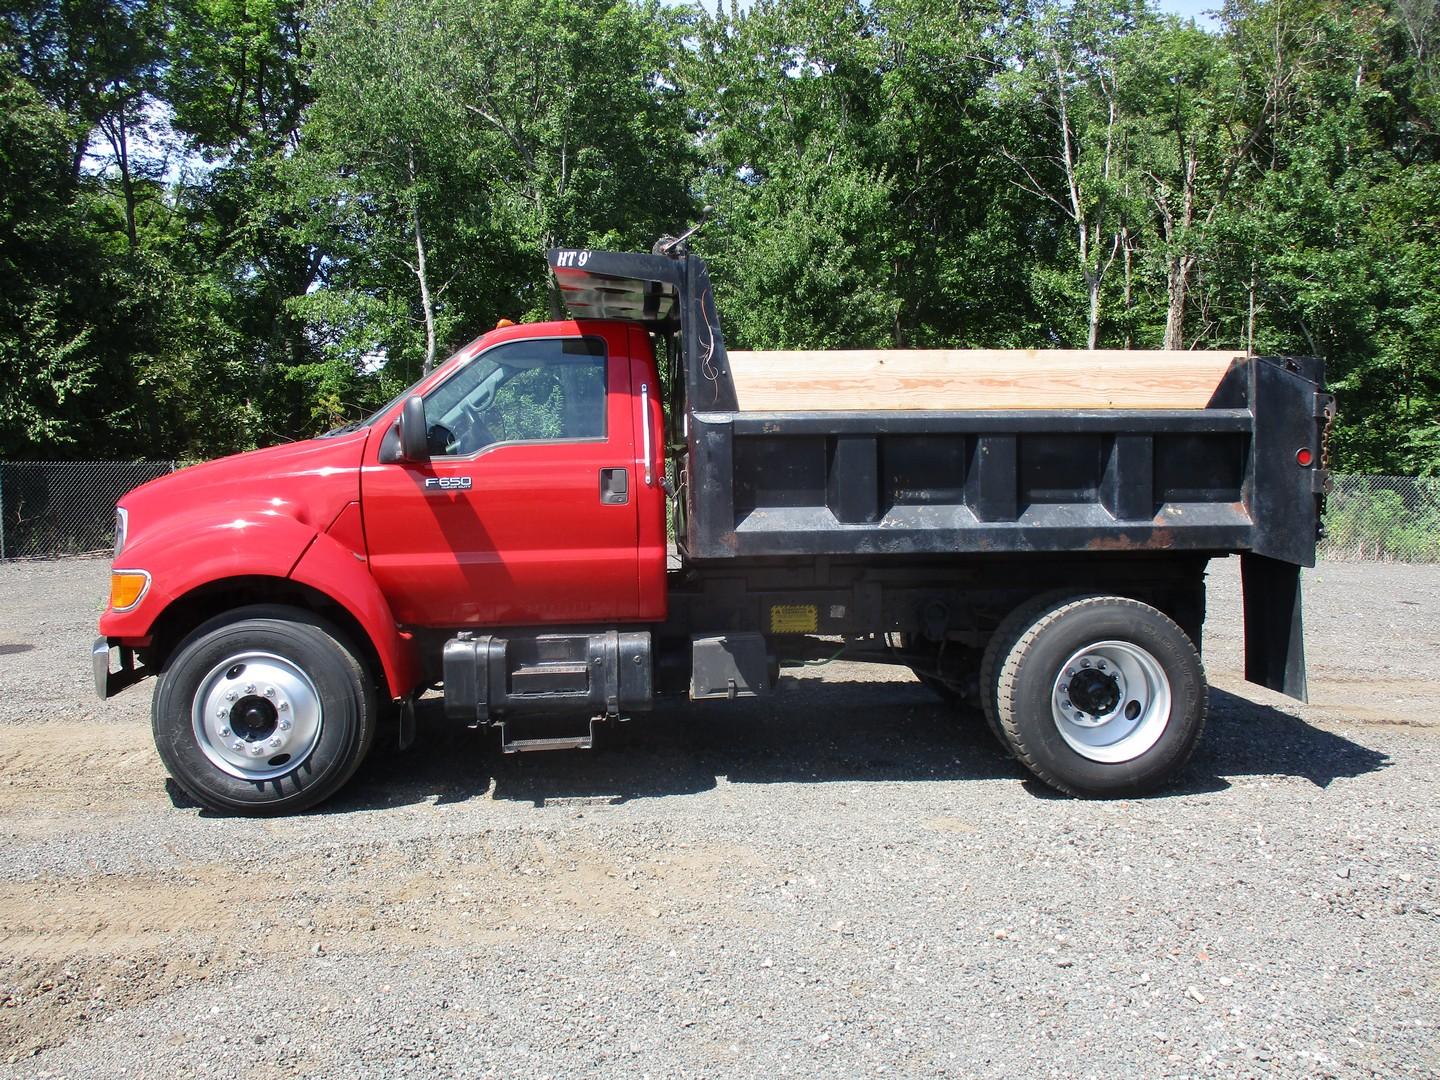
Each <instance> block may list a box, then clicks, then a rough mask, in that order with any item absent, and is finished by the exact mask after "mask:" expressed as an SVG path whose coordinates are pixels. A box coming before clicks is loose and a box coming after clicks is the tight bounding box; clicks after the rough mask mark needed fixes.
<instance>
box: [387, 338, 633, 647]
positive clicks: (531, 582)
mask: <svg viewBox="0 0 1440 1080" xmlns="http://www.w3.org/2000/svg"><path fill="white" fill-rule="evenodd" d="M626 331H627V328H626V327H625V326H624V325H623V324H618V325H617V324H608V323H585V324H575V323H567V324H559V325H556V324H546V325H543V326H529V327H515V328H514V329H513V330H509V331H506V332H504V334H503V335H502V337H501V338H500V339H499V340H496V341H495V342H494V343H493V344H487V345H486V346H485V347H483V348H482V349H481V350H480V351H479V352H478V353H476V354H475V356H474V358H473V359H470V360H468V361H461V362H460V363H459V364H457V365H456V367H455V369H454V370H453V371H452V372H450V373H448V374H445V375H443V376H442V378H441V379H440V380H439V381H437V382H435V383H433V384H431V385H430V386H429V387H427V388H426V389H425V391H424V397H425V406H426V408H425V411H426V423H427V425H428V426H429V428H430V436H431V452H432V455H433V456H432V458H431V460H430V461H428V462H422V463H418V464H413V463H405V464H395V465H382V464H379V462H378V453H379V448H380V444H381V441H382V439H381V434H382V432H383V431H384V430H385V428H384V427H383V426H380V425H377V427H376V430H375V434H374V435H373V436H372V437H371V439H370V443H369V446H368V447H367V449H366V465H365V470H364V473H363V476H362V480H361V500H362V503H361V506H362V511H363V514H364V518H365V538H366V543H367V546H368V548H369V555H370V566H371V572H372V573H373V574H374V576H375V579H376V581H377V582H379V585H380V588H381V589H382V591H384V593H385V595H386V596H387V597H388V599H389V601H390V605H391V610H392V611H393V612H394V613H395V617H396V619H397V620H399V621H400V622H401V623H402V624H405V625H411V626H466V625H474V626H487V625H488V626H494V625H515V626H523V625H537V624H556V623H598V622H613V621H616V620H624V619H635V618H638V617H639V616H640V611H639V588H638V581H637V579H638V570H639V536H638V526H637V514H636V498H637V492H636V479H637V478H636V475H635V472H636V470H635V466H636V458H637V454H636V447H635V427H634V423H633V420H632V411H633V405H632V396H631V386H630V357H629V354H628V342H627V333H626ZM397 411H398V410H397Z"/></svg>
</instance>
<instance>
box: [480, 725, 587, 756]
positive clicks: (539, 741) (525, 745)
mask: <svg viewBox="0 0 1440 1080" xmlns="http://www.w3.org/2000/svg"><path fill="white" fill-rule="evenodd" d="M599 719H600V718H599V717H593V718H592V719H591V720H590V725H589V728H588V729H587V731H586V733H585V734H584V735H546V736H541V737H538V738H514V737H512V734H511V729H510V724H509V723H508V722H506V721H501V722H500V723H498V724H496V725H495V726H496V727H497V728H499V729H500V750H501V752H502V753H506V754H525V753H530V752H532V751H536V750H590V749H593V748H594V746H595V724H596V722H597V721H598V720H599Z"/></svg>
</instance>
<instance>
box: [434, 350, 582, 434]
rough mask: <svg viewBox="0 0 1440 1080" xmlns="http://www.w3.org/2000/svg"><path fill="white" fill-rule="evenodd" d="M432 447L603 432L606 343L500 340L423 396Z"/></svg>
mask: <svg viewBox="0 0 1440 1080" xmlns="http://www.w3.org/2000/svg"><path fill="white" fill-rule="evenodd" d="M425 417H426V421H427V422H428V423H429V425H430V445H431V453H432V454H437V455H451V456H460V455H466V454H473V453H476V452H477V451H480V450H484V449H485V448H486V447H488V446H494V445H497V444H499V443H514V442H567V441H574V440H577V439H603V438H604V437H605V346H604V343H603V342H602V341H600V340H599V339H598V338H545V339H539V340H535V341H513V342H510V343H508V344H505V345H499V346H496V347H495V348H493V349H491V350H489V351H488V352H486V353H484V354H483V355H482V356H481V357H480V358H479V359H477V360H474V361H472V362H471V363H470V364H469V365H467V366H466V367H465V368H463V369H461V370H460V371H457V372H456V373H455V374H454V376H452V377H451V378H449V379H447V380H446V381H445V382H444V383H442V384H441V385H440V386H438V387H436V388H435V389H434V390H432V391H431V392H430V394H429V395H428V396H427V397H426V399H425Z"/></svg>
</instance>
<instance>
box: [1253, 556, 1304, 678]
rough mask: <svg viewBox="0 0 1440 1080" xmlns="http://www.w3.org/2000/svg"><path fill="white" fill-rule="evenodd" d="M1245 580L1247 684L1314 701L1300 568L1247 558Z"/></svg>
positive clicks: (1260, 557) (1275, 560)
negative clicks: (1308, 677) (1308, 682)
mask: <svg viewBox="0 0 1440 1080" xmlns="http://www.w3.org/2000/svg"><path fill="white" fill-rule="evenodd" d="M1240 580H1241V583H1242V587H1243V589H1244V593H1245V678H1246V679H1248V680H1249V681H1250V682H1253V683H1257V684H1259V685H1260V686H1264V687H1267V688H1269V689H1271V690H1277V691H1279V692H1280V693H1282V694H1286V695H1288V696H1290V697H1292V698H1295V699H1296V700H1297V701H1309V700H1310V696H1309V690H1308V688H1307V686H1306V684H1305V631H1304V626H1303V623H1302V619H1301V611H1300V567H1298V566H1296V565H1295V564H1294V563H1288V562H1281V561H1280V560H1278V559H1268V558H1266V557H1265V556H1264V555H1242V556H1241V557H1240Z"/></svg>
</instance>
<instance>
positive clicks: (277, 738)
mask: <svg viewBox="0 0 1440 1080" xmlns="http://www.w3.org/2000/svg"><path fill="white" fill-rule="evenodd" d="M270 745H271V746H279V745H280V736H278V735H277V736H275V738H273V739H271V740H270Z"/></svg>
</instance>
